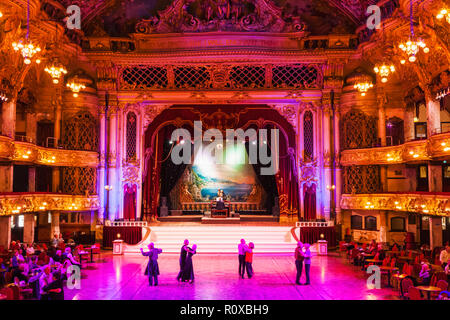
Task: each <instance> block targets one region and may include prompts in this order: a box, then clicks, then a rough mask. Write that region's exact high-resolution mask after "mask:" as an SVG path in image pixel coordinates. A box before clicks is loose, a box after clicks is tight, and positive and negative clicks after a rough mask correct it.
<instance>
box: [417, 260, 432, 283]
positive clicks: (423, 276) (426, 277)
mask: <svg viewBox="0 0 450 320" xmlns="http://www.w3.org/2000/svg"><path fill="white" fill-rule="evenodd" d="M419 278H420V280H419V282H420V284H421V285H424V286H428V285H430V280H431V275H430V267H429V266H428V264H427V263H426V262H425V261H422V269H421V270H420V273H419Z"/></svg>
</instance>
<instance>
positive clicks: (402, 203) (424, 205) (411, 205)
mask: <svg viewBox="0 0 450 320" xmlns="http://www.w3.org/2000/svg"><path fill="white" fill-rule="evenodd" d="M341 209H348V210H389V211H402V212H416V213H421V214H424V215H437V216H449V215H450V193H445V192H439V193H432V194H430V193H424V192H416V193H414V192H410V193H409V192H407V193H400V192H397V193H379V194H343V195H342V196H341Z"/></svg>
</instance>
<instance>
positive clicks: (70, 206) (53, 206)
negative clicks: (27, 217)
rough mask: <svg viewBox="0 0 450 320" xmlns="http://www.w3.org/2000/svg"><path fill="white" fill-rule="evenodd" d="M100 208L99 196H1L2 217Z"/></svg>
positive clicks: (0, 210)
mask: <svg viewBox="0 0 450 320" xmlns="http://www.w3.org/2000/svg"><path fill="white" fill-rule="evenodd" d="M99 208H100V201H99V198H98V196H77V195H70V194H55V193H29V194H27V193H21V194H7V195H6V194H5V195H0V216H1V215H14V214H23V213H27V212H46V211H77V212H80V211H91V210H98V209H99Z"/></svg>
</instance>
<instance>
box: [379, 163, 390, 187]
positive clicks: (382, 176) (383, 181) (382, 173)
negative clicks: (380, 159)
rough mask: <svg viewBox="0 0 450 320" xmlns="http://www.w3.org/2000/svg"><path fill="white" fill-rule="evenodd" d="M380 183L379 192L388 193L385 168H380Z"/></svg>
mask: <svg viewBox="0 0 450 320" xmlns="http://www.w3.org/2000/svg"><path fill="white" fill-rule="evenodd" d="M380 182H381V191H382V192H388V191H389V190H388V183H387V166H380Z"/></svg>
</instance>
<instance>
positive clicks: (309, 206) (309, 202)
mask: <svg viewBox="0 0 450 320" xmlns="http://www.w3.org/2000/svg"><path fill="white" fill-rule="evenodd" d="M304 189H305V192H304V193H303V195H304V197H303V206H304V207H303V208H304V212H305V220H315V219H316V185H315V184H312V185H311V186H309V187H308V186H306V185H305V187H304Z"/></svg>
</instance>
